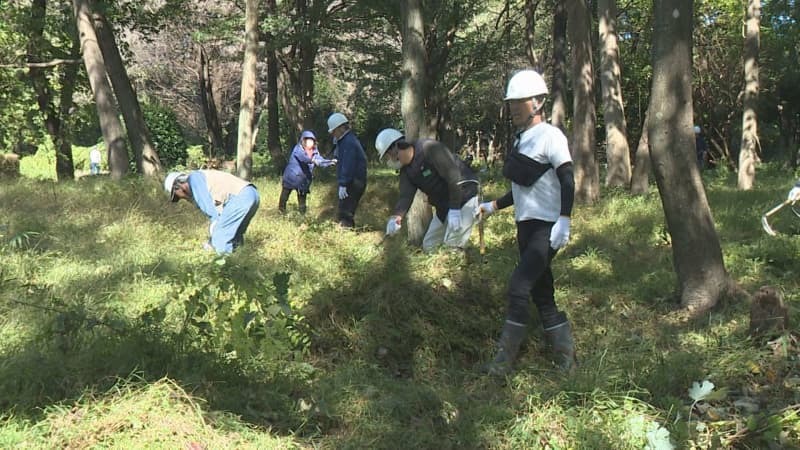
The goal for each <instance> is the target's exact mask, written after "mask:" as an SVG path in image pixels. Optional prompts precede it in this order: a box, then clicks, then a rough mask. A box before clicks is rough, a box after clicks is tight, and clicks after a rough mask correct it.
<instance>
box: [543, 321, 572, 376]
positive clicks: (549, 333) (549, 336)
mask: <svg viewBox="0 0 800 450" xmlns="http://www.w3.org/2000/svg"><path fill="white" fill-rule="evenodd" d="M544 337H545V339H546V340H547V345H548V347H550V350H551V351H552V352H553V362H554V363H555V364H556V366H558V368H559V369H561V370H563V371H565V372H572V371H574V370H575V368H576V367H577V366H578V360H577V357H576V356H575V339H573V338H572V328H571V327H570V325H569V322H568V321H564V322H562V323H560V324H558V325H555V326H552V327H550V328H546V329H545V330H544Z"/></svg>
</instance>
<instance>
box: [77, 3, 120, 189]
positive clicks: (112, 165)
mask: <svg viewBox="0 0 800 450" xmlns="http://www.w3.org/2000/svg"><path fill="white" fill-rule="evenodd" d="M72 7H73V11H74V12H75V21H76V23H77V26H78V36H79V37H80V42H81V53H82V55H83V64H84V65H85V66H86V74H87V75H88V77H89V85H90V86H91V88H92V92H93V93H94V101H95V103H96V105H97V117H98V119H99V121H100V130H101V131H102V133H103V140H104V141H105V144H106V148H107V149H108V155H107V158H108V159H107V160H108V167H109V169H110V170H111V178H113V179H115V180H119V179H121V178H122V177H123V176H125V174H126V173H127V172H128V162H129V160H128V146H127V144H126V142H125V134H124V132H123V128H122V123H121V122H120V121H119V115H118V112H117V105H116V104H115V102H114V94H113V92H111V86H109V84H108V78H107V77H106V69H105V63H104V62H103V55H102V54H101V52H100V47H99V46H98V45H97V34H96V33H95V31H94V26H93V25H92V11H91V8H90V6H89V0H72Z"/></svg>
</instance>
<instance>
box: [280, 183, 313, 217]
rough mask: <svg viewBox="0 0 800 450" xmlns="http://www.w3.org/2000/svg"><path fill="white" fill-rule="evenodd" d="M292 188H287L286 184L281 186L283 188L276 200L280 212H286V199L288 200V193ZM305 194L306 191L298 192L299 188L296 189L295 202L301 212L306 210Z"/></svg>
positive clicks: (303, 212)
mask: <svg viewBox="0 0 800 450" xmlns="http://www.w3.org/2000/svg"><path fill="white" fill-rule="evenodd" d="M293 190H294V189H290V188H287V187H286V186H283V189H281V197H280V199H279V200H278V209H279V210H280V211H281V212H286V201H288V200H289V194H291V193H292V191H293ZM307 196H308V193H307V192H300V191H299V190H298V191H297V204H298V205H299V208H298V209H299V210H300V212H301V213H302V214H305V212H306V197H307Z"/></svg>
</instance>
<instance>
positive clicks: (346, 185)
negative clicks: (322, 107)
mask: <svg viewBox="0 0 800 450" xmlns="http://www.w3.org/2000/svg"><path fill="white" fill-rule="evenodd" d="M328 133H330V134H331V135H332V136H333V145H334V150H333V154H334V156H335V157H336V159H337V160H338V161H339V163H338V165H337V166H336V178H337V181H338V182H339V191H338V195H339V212H338V214H337V216H338V217H337V218H338V221H339V225H341V226H342V227H345V228H353V227H354V226H355V215H356V208H358V202H359V201H361V196H362V195H364V191H366V190H367V154H366V153H365V152H364V146H362V145H361V142H360V141H359V140H358V137H357V136H356V134H355V132H353V130H352V129H350V123H349V121H348V120H347V117H345V116H344V114H342V113H338V112H336V113H333V114H331V115H330V116H329V117H328Z"/></svg>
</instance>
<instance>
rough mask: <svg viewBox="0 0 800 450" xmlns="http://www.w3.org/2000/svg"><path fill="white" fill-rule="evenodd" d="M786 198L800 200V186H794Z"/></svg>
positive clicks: (794, 200)
mask: <svg viewBox="0 0 800 450" xmlns="http://www.w3.org/2000/svg"><path fill="white" fill-rule="evenodd" d="M786 199H787V200H789V201H792V202H796V201H798V200H800V186H795V187H793V188H792V190H791V191H789V195H788V197H787V198H786Z"/></svg>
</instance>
